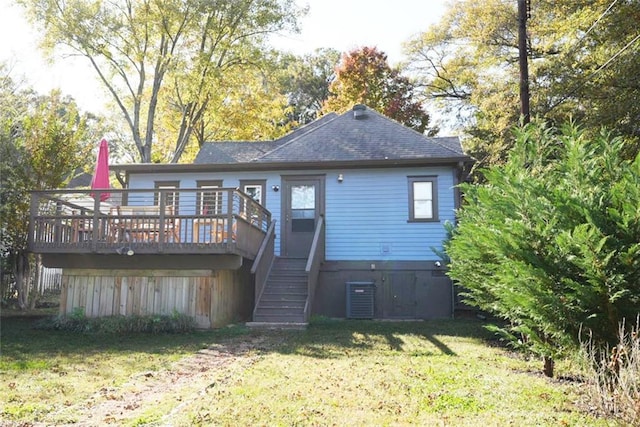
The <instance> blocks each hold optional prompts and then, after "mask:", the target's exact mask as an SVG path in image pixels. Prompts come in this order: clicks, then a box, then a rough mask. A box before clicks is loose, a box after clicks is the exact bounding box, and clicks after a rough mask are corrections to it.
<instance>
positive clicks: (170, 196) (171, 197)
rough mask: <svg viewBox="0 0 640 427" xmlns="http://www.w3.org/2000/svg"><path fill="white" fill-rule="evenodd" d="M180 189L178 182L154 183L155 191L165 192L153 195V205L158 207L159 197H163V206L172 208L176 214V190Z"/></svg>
mask: <svg viewBox="0 0 640 427" xmlns="http://www.w3.org/2000/svg"><path fill="white" fill-rule="evenodd" d="M179 187H180V181H156V182H155V188H156V190H165V191H157V192H155V193H154V197H153V204H154V205H160V197H161V196H162V197H164V205H165V206H173V209H175V211H176V212H177V210H178V188H179ZM166 190H175V191H166Z"/></svg>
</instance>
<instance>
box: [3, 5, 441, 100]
mask: <svg viewBox="0 0 640 427" xmlns="http://www.w3.org/2000/svg"><path fill="white" fill-rule="evenodd" d="M296 1H297V3H298V4H299V5H300V6H305V5H308V6H309V13H308V14H307V16H306V17H305V18H303V19H302V20H301V22H300V27H301V30H302V32H301V33H300V34H293V35H287V36H276V37H274V38H273V43H274V45H275V47H277V48H279V49H282V50H288V51H291V52H293V53H296V54H299V55H302V54H305V53H311V52H313V50H315V49H317V48H321V47H330V48H334V49H337V50H339V51H341V52H347V51H350V50H352V49H355V48H359V47H362V46H375V47H377V48H378V49H379V50H381V51H383V52H385V53H386V54H387V55H388V59H389V63H390V64H392V65H394V64H396V63H398V62H399V61H401V60H402V43H403V42H405V41H407V40H408V39H409V38H411V37H412V36H414V35H416V34H419V33H420V32H422V31H424V30H426V29H427V28H428V27H429V26H430V25H432V24H434V23H436V22H437V21H438V20H439V19H440V17H441V16H442V15H443V14H444V10H445V5H446V3H447V0H392V1H390V0H368V1H367V0H296ZM0 40H3V41H4V42H3V43H1V44H0V61H2V62H5V63H7V64H8V65H9V68H10V70H11V77H12V78H13V79H14V80H15V81H20V82H24V84H25V85H27V87H29V86H30V87H33V88H34V89H36V90H37V91H38V92H41V93H47V92H49V91H50V90H52V89H55V88H57V89H60V90H61V91H62V92H63V93H64V94H68V95H71V96H73V98H74V99H76V101H77V102H78V104H79V105H80V107H81V108H82V109H85V110H88V111H93V112H100V111H102V110H103V108H104V103H105V99H106V98H105V95H104V94H103V91H102V89H101V88H100V86H99V83H98V82H97V80H96V78H95V74H94V72H93V70H92V69H91V68H90V67H89V65H88V63H87V62H86V60H84V61H83V60H81V59H80V58H56V59H55V62H54V63H53V64H50V63H48V62H46V61H45V59H44V58H43V56H42V54H41V53H40V52H39V50H38V34H36V33H35V31H33V30H32V29H31V27H30V25H29V24H28V22H27V21H26V19H25V18H24V15H23V13H22V9H21V8H20V7H19V6H17V5H15V4H14V2H13V0H0Z"/></svg>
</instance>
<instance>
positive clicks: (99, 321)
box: [35, 309, 196, 334]
mask: <svg viewBox="0 0 640 427" xmlns="http://www.w3.org/2000/svg"><path fill="white" fill-rule="evenodd" d="M35 327H36V328H37V329H45V330H60V331H67V332H79V333H90V334H126V333H152V334H161V333H172V334H179V333H187V332H193V331H194V330H195V327H196V323H195V320H194V319H193V318H192V317H189V316H186V315H184V314H180V313H178V312H173V313H172V314H171V315H151V316H107V317H86V316H85V315H84V312H83V311H82V310H81V309H80V310H74V312H73V313H71V314H70V315H62V316H55V317H51V318H46V319H42V320H40V321H38V322H37V323H36V325H35Z"/></svg>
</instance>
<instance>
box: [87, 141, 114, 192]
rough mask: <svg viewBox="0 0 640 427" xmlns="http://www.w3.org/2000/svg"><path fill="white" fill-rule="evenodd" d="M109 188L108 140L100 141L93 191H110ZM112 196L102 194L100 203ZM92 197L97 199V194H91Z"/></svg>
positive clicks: (92, 182) (92, 183)
mask: <svg viewBox="0 0 640 427" xmlns="http://www.w3.org/2000/svg"><path fill="white" fill-rule="evenodd" d="M109 188H110V187H109V144H108V143H107V140H106V139H103V140H102V141H100V151H99V152H98V162H97V163H96V170H95V172H94V173H93V179H92V180H91V189H92V190H108V189H109ZM110 196H111V194H110V193H109V192H108V191H107V192H101V193H100V201H101V202H104V201H105V200H107V199H108V198H109V197H110ZM91 197H95V193H93V192H91Z"/></svg>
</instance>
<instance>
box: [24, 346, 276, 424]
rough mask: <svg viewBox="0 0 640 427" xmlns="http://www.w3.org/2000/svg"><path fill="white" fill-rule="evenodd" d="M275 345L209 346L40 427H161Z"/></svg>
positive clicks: (102, 393)
mask: <svg viewBox="0 0 640 427" xmlns="http://www.w3.org/2000/svg"><path fill="white" fill-rule="evenodd" d="M279 341H280V340H278V339H273V337H267V336H259V335H255V334H250V335H245V336H242V337H238V338H234V339H230V340H227V341H225V342H224V343H220V344H215V345H212V346H210V347H209V348H206V349H202V350H199V351H198V352H197V353H195V354H194V355H192V356H188V357H185V358H183V359H181V360H179V361H178V362H175V363H174V364H173V365H171V366H170V368H168V369H162V370H155V371H144V372H139V373H136V374H135V375H134V376H132V377H131V378H130V380H129V381H127V382H126V383H124V384H121V385H119V386H117V387H103V388H101V389H100V390H98V391H97V392H96V393H95V394H93V395H92V396H90V397H89V398H88V399H86V400H84V401H82V402H77V403H73V404H69V405H68V406H66V407H64V408H62V409H61V410H59V411H56V412H53V413H51V414H49V415H48V416H47V417H46V421H45V422H44V424H43V425H50V423H52V422H53V423H55V424H56V425H61V424H65V423H67V424H80V425H83V426H100V425H118V426H120V425H144V424H157V423H159V424H161V425H164V424H165V421H166V420H170V419H171V418H172V417H173V416H174V415H175V414H177V413H179V412H180V411H181V410H182V409H183V408H184V407H186V406H189V405H191V404H192V403H193V402H194V401H197V400H198V399H201V398H202V397H203V396H205V395H207V393H209V392H210V391H211V390H212V389H215V388H216V387H220V386H222V385H224V384H225V383H226V382H227V381H229V379H230V378H232V377H233V376H234V375H237V374H239V373H240V372H241V371H242V370H244V369H246V368H247V367H249V366H251V365H252V364H253V363H254V362H255V361H256V360H257V359H258V357H259V356H260V354H261V353H262V352H263V351H268V350H269V348H270V347H272V346H274V345H278V344H279ZM34 425H38V424H34Z"/></svg>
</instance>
